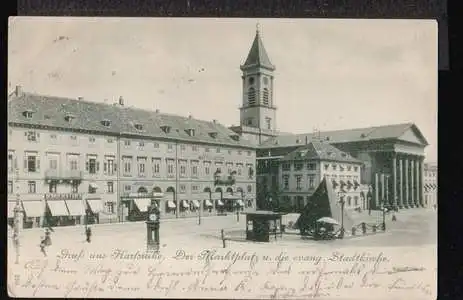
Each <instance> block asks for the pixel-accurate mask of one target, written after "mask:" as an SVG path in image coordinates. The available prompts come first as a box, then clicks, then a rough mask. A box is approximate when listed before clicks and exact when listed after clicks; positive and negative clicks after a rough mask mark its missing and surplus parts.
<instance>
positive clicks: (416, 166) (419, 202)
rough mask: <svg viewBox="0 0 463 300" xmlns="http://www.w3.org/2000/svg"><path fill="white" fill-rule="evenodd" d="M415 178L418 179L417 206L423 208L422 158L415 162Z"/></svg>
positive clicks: (417, 158)
mask: <svg viewBox="0 0 463 300" xmlns="http://www.w3.org/2000/svg"><path fill="white" fill-rule="evenodd" d="M415 177H416V195H415V197H416V198H415V205H416V207H420V206H421V201H422V200H421V193H420V191H421V180H420V158H419V157H416V160H415Z"/></svg>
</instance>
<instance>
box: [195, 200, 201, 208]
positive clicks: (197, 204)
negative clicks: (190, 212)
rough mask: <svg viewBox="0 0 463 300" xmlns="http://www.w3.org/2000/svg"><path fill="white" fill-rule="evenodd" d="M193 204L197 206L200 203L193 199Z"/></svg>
mask: <svg viewBox="0 0 463 300" xmlns="http://www.w3.org/2000/svg"><path fill="white" fill-rule="evenodd" d="M193 206H194V207H196V208H199V207H200V206H201V205H200V204H199V201H198V200H193Z"/></svg>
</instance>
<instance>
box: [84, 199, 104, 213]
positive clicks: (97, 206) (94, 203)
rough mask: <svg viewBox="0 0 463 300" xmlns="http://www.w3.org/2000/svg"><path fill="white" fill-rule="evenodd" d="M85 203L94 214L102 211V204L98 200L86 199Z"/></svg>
mask: <svg viewBox="0 0 463 300" xmlns="http://www.w3.org/2000/svg"><path fill="white" fill-rule="evenodd" d="M87 203H88V206H90V209H91V210H92V212H93V213H94V214H96V213H99V212H100V211H103V202H102V201H101V200H100V199H87Z"/></svg>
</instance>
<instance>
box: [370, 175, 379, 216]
mask: <svg viewBox="0 0 463 300" xmlns="http://www.w3.org/2000/svg"><path fill="white" fill-rule="evenodd" d="M378 177H379V176H378V173H375V206H376V207H378V204H379V178H378ZM376 207H372V209H373V208H376Z"/></svg>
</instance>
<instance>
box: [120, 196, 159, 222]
mask: <svg viewBox="0 0 463 300" xmlns="http://www.w3.org/2000/svg"><path fill="white" fill-rule="evenodd" d="M162 198H163V195H162V193H153V194H139V193H137V194H130V195H129V196H127V197H123V198H122V199H121V201H122V203H123V204H124V206H125V207H127V208H128V217H127V220H128V221H132V222H136V221H143V220H146V219H147V217H148V215H147V214H148V208H149V206H151V205H152V204H156V205H157V206H158V207H160V206H161V202H162ZM161 211H162V209H161Z"/></svg>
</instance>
